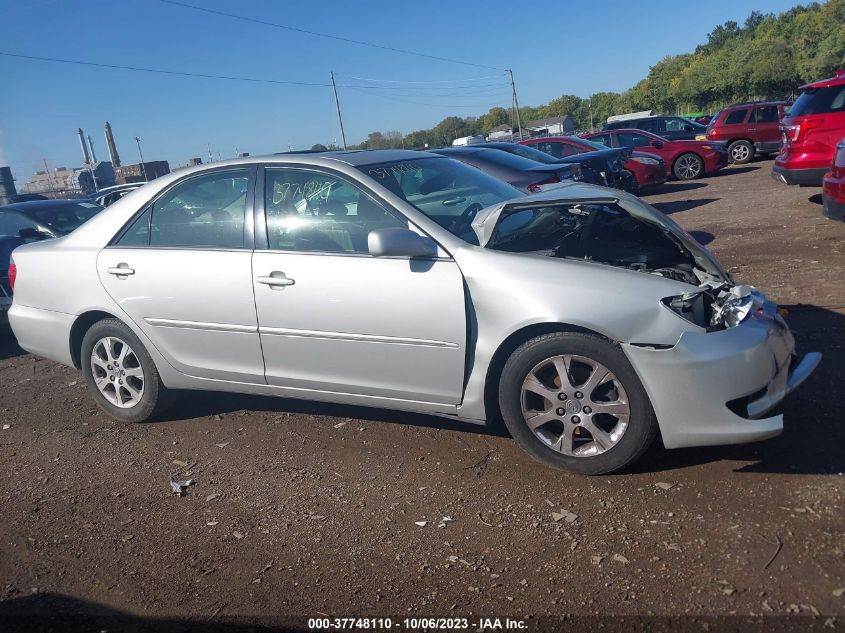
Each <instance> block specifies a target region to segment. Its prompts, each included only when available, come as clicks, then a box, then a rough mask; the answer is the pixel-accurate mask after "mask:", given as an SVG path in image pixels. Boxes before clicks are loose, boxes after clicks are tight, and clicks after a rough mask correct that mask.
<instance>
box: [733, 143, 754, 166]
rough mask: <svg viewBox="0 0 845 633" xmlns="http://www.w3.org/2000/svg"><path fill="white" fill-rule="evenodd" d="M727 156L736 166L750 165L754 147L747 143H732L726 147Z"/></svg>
mask: <svg viewBox="0 0 845 633" xmlns="http://www.w3.org/2000/svg"><path fill="white" fill-rule="evenodd" d="M728 156H730V157H731V162H732V163H734V164H736V165H744V164H745V163H750V162H751V161H752V159H753V158H754V146H753V145H752V144H751V143H749V142H748V141H734V142H733V143H731V144H730V145H729V146H728Z"/></svg>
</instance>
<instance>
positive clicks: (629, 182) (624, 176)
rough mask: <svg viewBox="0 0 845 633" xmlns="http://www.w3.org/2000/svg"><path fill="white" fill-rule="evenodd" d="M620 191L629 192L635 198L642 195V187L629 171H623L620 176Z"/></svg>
mask: <svg viewBox="0 0 845 633" xmlns="http://www.w3.org/2000/svg"><path fill="white" fill-rule="evenodd" d="M619 184H620V187H619V188H620V189H622V191H627V192H628V193H630V194H633V195H635V196H638V195H640V185H639V183H638V182H637V177H636V176H635V175H634V172H632V171H631V170H629V169H623V170H622V171H621V172H620V176H619Z"/></svg>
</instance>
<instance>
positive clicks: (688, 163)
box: [584, 130, 728, 180]
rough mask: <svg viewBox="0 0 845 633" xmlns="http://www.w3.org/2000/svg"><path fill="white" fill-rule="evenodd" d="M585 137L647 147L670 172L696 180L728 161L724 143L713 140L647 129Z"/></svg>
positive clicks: (633, 147)
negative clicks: (685, 138)
mask: <svg viewBox="0 0 845 633" xmlns="http://www.w3.org/2000/svg"><path fill="white" fill-rule="evenodd" d="M584 138H587V139H590V140H592V141H597V142H599V143H601V144H602V145H605V146H607V147H630V148H632V149H646V150H648V151H649V152H650V153H654V154H657V155H658V156H660V157H661V158H662V159H663V160H664V162H665V163H666V176H667V177H668V176H675V178H677V179H678V180H693V179H695V178H701V177H702V176H704V175H705V174H712V173H714V172H717V171H719V170H720V169H722V167H724V166H725V165H727V164H728V152H727V150H726V149H725V148H724V146H722V144H721V143H712V142H709V141H667V140H666V139H665V138H663V137H662V136H657V134H652V133H651V132H645V131H643V130H605V131H603V132H594V133H592V134H584Z"/></svg>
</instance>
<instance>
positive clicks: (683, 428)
mask: <svg viewBox="0 0 845 633" xmlns="http://www.w3.org/2000/svg"><path fill="white" fill-rule="evenodd" d="M13 259H14V262H15V265H16V273H17V279H16V285H15V289H14V304H13V306H12V308H11V311H10V321H11V325H12V328H13V330H14V332H15V335H16V336H17V338H18V341H19V343H20V345H21V346H22V347H23V348H24V349H26V350H28V351H30V352H32V353H33V354H36V355H38V356H43V357H46V358H50V359H53V360H56V361H58V362H60V363H64V364H66V365H70V366H73V367H76V368H79V369H80V370H81V371H82V372H83V375H84V377H85V380H86V382H87V385H88V388H89V391H90V393H91V395H92V397H93V398H94V399H95V400H96V401H97V403H98V404H99V405H100V406H101V407H102V408H103V409H104V410H105V411H107V412H108V413H109V414H110V415H112V416H114V417H115V418H118V419H121V420H127V421H143V420H147V419H150V418H151V417H153V416H155V415H156V414H158V413H159V412H160V411H161V409H162V407H163V405H164V403H165V402H166V401H167V400H168V398H166V397H165V396H166V395H167V392H170V391H173V390H180V389H210V390H220V391H231V392H246V393H254V394H267V395H276V396H284V397H294V398H305V399H312V400H324V401H331V402H338V403H348V404H355V405H367V406H375V407H385V408H391V409H396V410H405V411H416V412H422V413H431V414H438V415H445V416H451V417H454V418H459V419H461V420H465V421H467V422H474V423H478V424H484V423H487V422H492V421H494V420H496V419H498V418H499V417H501V418H503V419H504V422H505V424H506V425H507V428H508V429H509V431H510V433H511V434H512V436H513V437H514V438H515V439H516V440H517V441H518V442H520V444H521V445H522V446H523V447H524V448H525V449H526V450H527V451H528V452H529V453H530V454H532V455H533V456H534V457H536V458H538V459H540V460H541V461H543V462H545V463H546V464H549V465H551V466H555V467H561V468H567V469H570V470H573V471H576V472H580V473H587V474H597V473H607V472H612V471H616V470H619V469H621V468H624V467H626V466H627V465H629V464H631V463H632V462H633V461H634V460H636V459H637V458H638V457H639V456H640V455H642V454H643V452H644V451H645V450H646V449H647V448H648V447H649V445H650V444H651V443H652V441H653V440H654V439H655V438H656V437H657V435H658V433H659V434H660V435H661V436H662V440H663V443H664V445H665V446H666V447H668V448H675V447H682V446H702V445H708V444H727V443H736V442H749V441H755V440H762V439H765V438H768V437H772V436H774V435H777V434H778V433H780V432H781V430H782V428H783V419H782V416H780V415H775V416H771V417H764V416H765V414H766V412H767V411H769V410H771V409H772V408H773V407H775V406H776V405H777V404H778V403H779V402H780V401H781V400H782V399H783V398H784V396H786V394H787V393H789V392H790V391H792V390H793V389H794V388H795V387H796V386H797V385H798V384H799V383H800V382H801V381H802V380H804V379H805V378H807V377H808V376H809V375H810V373H811V372H812V370H813V369H814V368H815V366H816V364H817V363H818V361H819V355H818V354H815V353H814V354H808V355H807V356H805V357H804V359H803V360H801V361H799V360H798V358H797V356H796V354H795V349H794V348H795V344H794V341H793V338H792V335H791V333H790V331H789V329H788V327H787V326H786V324H785V323H784V321H783V319H782V318H781V317H780V316H779V314H778V311H777V307H776V306H775V305H774V304H773V303H771V302H770V301H768V300H767V299H766V298H765V297H764V296H763V295H762V294H761V293H760V292H759V291H757V290H755V289H753V288H750V287H745V286H738V285H736V284H734V282H733V280H732V279H731V277H730V276H729V275H728V274H727V273H726V272H725V271H724V270H723V269H722V268H721V267H720V265H719V264H718V263H717V262H716V261H715V259H714V258H713V256H712V255H711V253H710V252H709V251H707V249H705V248H704V247H702V246H701V245H699V244H698V243H697V242H696V241H695V240H694V239H693V238H692V237H691V236H690V235H688V234H687V233H686V232H685V231H684V230H683V229H681V228H680V227H679V226H678V225H677V224H675V223H674V222H673V221H672V220H670V219H668V218H667V217H665V216H664V215H662V214H661V213H660V212H658V211H656V210H655V209H654V208H652V207H650V206H648V205H647V204H645V203H643V202H642V201H640V200H639V199H637V198H635V197H633V196H630V195H628V194H625V193H623V192H620V191H617V190H611V189H606V188H602V187H597V186H592V185H583V184H569V185H563V186H561V187H560V188H557V189H554V190H551V191H546V192H543V193H541V194H537V195H532V196H524V195H522V194H520V193H519V192H518V191H517V190H515V189H513V188H512V187H510V186H509V185H506V184H504V183H502V182H500V181H498V180H495V179H493V178H491V177H490V176H487V175H486V174H484V173H482V172H480V171H478V170H476V169H474V168H472V167H469V166H467V165H463V164H461V163H458V162H456V161H453V160H451V159H448V158H445V157H441V156H437V155H434V154H429V153H423V152H411V151H399V150H384V151H369V152H333V153H322V154H301V155H297V154H287V155H277V156H270V157H250V158H245V159H238V160H233V161H226V162H222V163H216V164H213V165H203V166H200V167H197V168H194V169H189V170H183V171H180V172H178V173H176V174H171V175H169V176H165V177H161V178H158V179H156V180H155V181H154V182H152V183H150V184H149V185H146V186H145V187H143V188H142V189H140V190H138V191H135V192H132V193H130V194H128V195H127V196H125V197H124V198H122V199H121V200H119V201H118V202H116V203H115V204H113V205H112V206H110V207H109V208H108V209H107V210H106V211H104V212H102V213H100V214H99V215H97V216H96V217H94V218H92V219H91V220H90V221H89V222H87V223H86V224H85V225H83V226H82V227H80V228H79V229H78V230H76V231H74V232H73V233H71V234H70V235H68V236H66V237H63V238H60V239H56V240H52V241H50V242H44V243H37V244H30V245H27V246H23V247H21V248H19V249H17V250H16V251H15V252H14V254H13Z"/></svg>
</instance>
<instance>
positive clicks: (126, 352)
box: [80, 319, 169, 422]
mask: <svg viewBox="0 0 845 633" xmlns="http://www.w3.org/2000/svg"><path fill="white" fill-rule="evenodd" d="M80 365H81V367H82V375H83V376H84V378H85V384H86V385H87V387H88V392H89V393H90V394H91V397H92V398H93V399H94V401H95V402H96V403H97V405H98V406H99V407H100V408H101V409H102V410H103V411H105V412H106V413H108V414H109V415H110V416H111V417H113V418H115V419H117V420H121V421H124V422H146V421H147V420H149V419H150V418H152V417H154V416H155V415H157V414H158V413H161V411H162V410H163V409H164V408H165V407H166V405H167V404H168V401H169V397H168V396H169V392H168V391H167V389H166V388H165V386H164V385H163V384H162V382H161V377H160V376H159V374H158V370H157V369H156V366H155V363H153V359H152V358H151V357H150V355H149V353H148V352H147V350H146V348H145V347H144V345H143V343H141V340H140V339H139V338H138V337H137V336H135V333H134V332H133V331H132V330H131V329H129V327H128V326H127V325H126V324H125V323H123V322H121V321H119V320H117V319H104V320H102V321H97V322H96V323H95V324H94V325H92V326H91V327H90V328H89V329H88V331H87V332H86V333H85V337H84V338H83V339H82V348H81V354H80Z"/></svg>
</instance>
